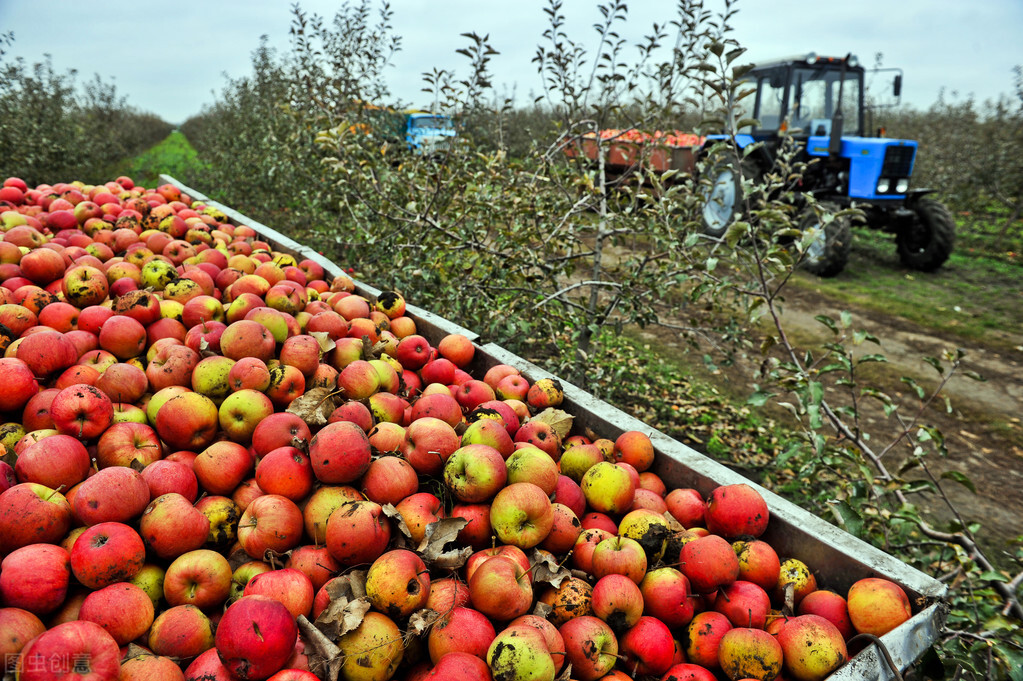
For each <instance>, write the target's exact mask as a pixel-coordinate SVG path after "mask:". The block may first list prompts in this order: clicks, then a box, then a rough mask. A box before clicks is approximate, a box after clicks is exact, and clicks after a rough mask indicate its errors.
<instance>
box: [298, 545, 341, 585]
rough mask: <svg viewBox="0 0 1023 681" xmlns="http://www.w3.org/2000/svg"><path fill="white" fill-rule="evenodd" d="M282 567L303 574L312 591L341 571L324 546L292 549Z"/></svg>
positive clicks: (306, 546) (305, 546) (304, 546)
mask: <svg viewBox="0 0 1023 681" xmlns="http://www.w3.org/2000/svg"><path fill="white" fill-rule="evenodd" d="M284 567H287V568H294V569H296V570H298V571H299V572H301V573H303V574H304V575H305V576H306V577H308V578H309V581H310V582H312V585H313V589H319V588H320V587H322V586H323V585H324V584H326V583H327V582H328V581H329V580H330V579H332V578H333V577H334V575H336V574H338V573H340V572H341V569H342V565H341V564H340V563H339V562H338V561H336V560H334V557H333V556H331V555H330V551H329V550H328V549H327V547H326V546H316V545H313V544H305V545H303V546H299V547H297V548H294V549H292V551H291V555H289V556H288V560H287V562H286V563H285V564H284Z"/></svg>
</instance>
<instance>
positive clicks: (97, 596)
mask: <svg viewBox="0 0 1023 681" xmlns="http://www.w3.org/2000/svg"><path fill="white" fill-rule="evenodd" d="M155 614H156V613H155V610H154V607H153V601H152V600H150V598H149V596H148V595H147V594H146V592H145V591H143V590H142V589H141V588H140V587H138V586H136V585H134V584H131V583H130V582H118V583H116V584H110V585H107V586H105V587H103V588H101V589H97V590H96V591H92V592H90V593H89V594H87V595H86V597H85V600H84V601H82V607H81V610H79V612H78V619H80V620H83V621H86V622H95V623H96V624H98V625H100V626H101V627H103V628H104V629H105V630H106V631H107V633H109V634H110V635H111V636H113V638H114V640H115V641H116V642H117V645H119V646H124V645H128V643H130V642H131V641H134V640H136V639H138V638H139V637H141V636H142V635H143V634H145V633H146V632H147V631H149V627H150V626H152V624H153V618H154V617H155Z"/></svg>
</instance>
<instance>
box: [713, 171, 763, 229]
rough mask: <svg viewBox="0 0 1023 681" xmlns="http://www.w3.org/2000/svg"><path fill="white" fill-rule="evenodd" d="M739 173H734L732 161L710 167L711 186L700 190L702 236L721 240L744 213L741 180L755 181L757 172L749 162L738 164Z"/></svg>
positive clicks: (757, 175)
mask: <svg viewBox="0 0 1023 681" xmlns="http://www.w3.org/2000/svg"><path fill="white" fill-rule="evenodd" d="M741 168H742V174H741V175H740V174H739V173H737V172H736V171H735V162H734V161H720V162H718V163H715V164H714V165H713V166H711V169H710V171H708V173H707V177H708V178H710V180H711V184H710V185H709V186H706V187H704V188H703V190H702V197H703V201H704V203H703V210H702V213H703V215H702V217H703V233H704V234H706V235H707V236H709V237H713V238H715V239H720V238H722V237H723V236H724V235H725V233H726V232H727V231H728V228H729V227H731V226H732V223H734V222H735V220H736V216H737V215H743V214H745V212H746V205H745V204H746V201H745V199H746V197H745V196H744V195H743V191H742V179H743V177H745V178H746V179H747V180H753V181H754V182H758V181H759V177H760V173H759V171H758V170H757V167H756V164H755V163H753V161H752V160H750V159H746V160H744V161H743V162H742V166H741Z"/></svg>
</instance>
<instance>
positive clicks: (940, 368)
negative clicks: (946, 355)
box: [924, 357, 945, 375]
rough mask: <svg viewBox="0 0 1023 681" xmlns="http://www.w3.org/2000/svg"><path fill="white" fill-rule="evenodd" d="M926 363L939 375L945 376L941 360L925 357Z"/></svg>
mask: <svg viewBox="0 0 1023 681" xmlns="http://www.w3.org/2000/svg"><path fill="white" fill-rule="evenodd" d="M924 361H925V362H927V363H928V364H930V365H931V366H932V367H934V370H935V371H937V372H938V374H939V375H944V373H945V367H944V366H942V364H941V360H939V359H938V358H937V357H924Z"/></svg>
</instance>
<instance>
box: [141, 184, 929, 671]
mask: <svg viewBox="0 0 1023 681" xmlns="http://www.w3.org/2000/svg"><path fill="white" fill-rule="evenodd" d="M160 180H161V183H163V182H166V183H170V184H173V185H175V186H176V187H178V188H179V189H180V190H181V191H182V192H184V193H186V194H188V195H189V196H190V197H191V198H192V199H194V200H199V201H202V202H204V203H206V204H208V205H212V206H215V207H216V208H218V209H220V210H221V211H223V212H224V213H225V214H226V215H227V216H228V218H229V219H230V220H231V222H232V223H234V224H243V225H248V226H249V227H251V228H253V229H254V230H255V231H256V232H257V233H258V234H259V235H260V236H261V237H262V239H263V240H264V241H266V242H267V243H269V244H270V246H271V247H272V248H273V249H274V250H278V251H281V252H285V253H290V254H291V255H293V256H295V257H296V258H297V259H298V260H304V259H310V260H313V261H315V262H317V263H319V264H320V265H322V266H323V268H324V270H325V271H326V272H327V274H328V275H329V276H330V277H334V276H338V275H340V274H345V273H344V272H343V270H342V269H341V268H340V267H338V266H337V265H336V264H334V263H333V262H331V261H330V260H328V259H327V258H325V257H324V256H323V255H321V254H319V253H318V252H316V251H315V250H313V249H311V248H308V247H306V246H303V245H302V244H299V243H298V242H296V241H294V240H292V239H290V238H288V237H287V236H284V235H283V234H280V233H278V232H276V231H274V230H273V229H271V228H269V227H267V226H266V225H263V224H260V223H259V222H257V221H255V220H252V219H251V218H249V217H247V216H245V215H242V214H241V213H239V212H238V211H236V210H234V209H232V208H230V207H229V206H225V205H223V204H221V203H218V202H217V201H214V200H212V199H210V198H208V197H206V196H205V195H203V194H202V193H201V192H199V191H196V190H194V189H192V188H190V187H187V186H185V185H184V184H182V183H180V182H178V181H177V180H175V179H174V178H173V177H170V176H168V175H161V176H160ZM356 293H358V294H359V295H362V296H365V297H367V298H369V299H371V300H372V299H373V298H375V297H376V296H377V295H379V294H380V293H381V291H380V290H379V289H376V288H374V287H373V286H370V285H368V284H365V283H362V282H356ZM406 309H407V312H406V314H408V315H409V316H410V317H412V318H414V319H415V321H416V325H417V330H418V333H420V334H421V335H423V336H425V337H426V338H427V339H428V340H429V341H430V342H431V343H436V342H438V341H439V340H440V338H442V337H443V336H445V335H447V334H449V333H461V334H464V335H465V336H467V337H469V338H470V339H471V340H472V341H473V343H474V344H475V345H476V357H475V359H474V360H473V361H474V367H473V368H474V369H480V370H485V369H486V368H488V367H490V366H493V365H495V364H509V365H512V366H514V367H516V368H518V369H519V370H520V371H521V372H522V373H523V375H525V376H526V377H527V378H528V379H529V380H530V381H531V382H532V381H535V380H537V379H539V378H543V377H549V376H552V374H550V373H548V372H546V371H544V370H543V369H541V368H539V367H538V366H536V365H534V364H532V363H531V362H529V361H527V360H525V359H522V358H521V357H519V356H518V355H515V354H513V353H511V352H509V351H507V350H505V349H504V348H502V347H500V346H498V345H495V344H493V343H482V342H481V339H480V337H479V335H478V334H476V333H474V332H472V331H470V330H468V329H465V328H463V327H461V326H459V325H457V324H454V323H452V322H450V321H448V320H446V319H444V318H442V317H439V316H438V315H435V314H433V313H431V312H429V311H427V310H424V309H422V308H419V307H417V306H415V305H411V304H407V306H406ZM559 380H561V379H559ZM561 384H562V386H563V388H564V392H565V401H564V403H563V404H562V406H561V408H562V409H564V410H565V411H566V412H568V413H570V414H572V415H573V416H574V417H575V421H574V424H573V425H574V427H577V428H580V429H582V428H589V429H591V430H593V431H594V432H595V433H598V434H600V435H601V436H602V437H606V438H609V439H612V440H613V439H615V438H617V437H618V435H620V434H621V433H623V432H625V431H627V430H641V431H643V432H645V433H647V434H649V435H650V439H651V440H652V441H653V444H654V448H655V450H656V457H655V463H654V469H653V470H654V472H656V473H657V474H658V475H660V476H661V478H662V479H663V480H664V483H665V484H666V485H667V486H668V489H672V488H676V487H692V488H695V489H697V490H699V491H700V492H701V493H702V494H704V495H705V496H706V495H707V494H709V492H710V491H711V490H712V489H713V488H714V487H716V486H718V485H727V484H735V483H740V482H742V483H746V484H749V485H751V486H752V487H754V488H755V489H756V490H757V491H758V492H760V494H762V495H763V496H764V498H765V499H766V501H767V504H768V507H769V508H770V511H771V521H770V523H769V524H768V528H767V532H766V533H765V534H764V536H763V537H762V539H764V540H765V541H767V542H769V543H770V544H771V546H773V547H774V548H775V550H776V551H777V552H778V554H779V556H781V557H782V558H783V559H784V558H787V557H792V558H798V559H799V560H801V561H803V562H804V563H806V564H807V565H808V566H809V567H810V569H811V570H813V571H814V573H815V574H816V576H817V581H818V584H819V585H820V586H821V587H824V588H830V589H834V590H836V591H839V592H840V593H845V591H846V590H848V588H849V586H851V585H852V583H853V582H855V581H856V580H858V579H862V578H864V577H884V578H887V579H890V580H892V581H894V582H896V583H898V584H900V585H901V586H902V587H903V588H904V589H905V590H906V593H907V595H908V596H909V599H910V601H911V602H912V603H913V607H914V611H915V612H916V614H915V615H914V616H913V617H912V618H910V620H909V621H907V622H905V623H904V624H903V625H902V626H900V627H898V628H897V629H895V630H893V631H891V632H889V633H888V634H886V635H885V636H883V637H881V641H882V643H884V645H885V647H886V648H887V650H888V652H889V653H890V654H891V656H892V659H893V661H894V662H895V664H896V665H897V666H898V667H899V669H900V670H904V669H906V668H907V667H908V666H909V665H910V664H912V663H913V662H914V661H915V660H916V659H918V658H919V657H920V656H921V655H922V654H923V653H924V652H925V651H926V650H927V649H928V648H929V647H930V646H931V645H932V644H933V643H934V642H935V641H936V640H937V639H938V636H939V635H940V632H941V629H942V627H943V625H944V621H945V616H946V614H947V609H948V608H947V604H946V603H945V601H944V599H945V596H946V593H947V590H948V589H947V587H946V586H945V585H944V584H942V583H941V582H939V581H937V580H936V579H934V578H932V577H930V576H928V575H926V574H924V573H923V572H921V571H919V570H917V569H915V568H913V567H910V566H909V565H907V564H905V563H903V562H902V561H900V560H898V559H897V558H895V557H893V556H891V555H889V554H887V553H885V552H884V551H881V550H880V549H877V548H875V547H874V546H871V545H870V544H867V543H866V542H864V541H862V540H860V539H857V538H856V537H854V536H852V535H851V534H849V533H848V532H845V531H844V530H842V529H840V528H838V527H836V526H834V525H832V524H831V523H828V522H827V521H825V520H823V519H821V518H819V517H817V516H815V515H813V514H812V513H809V512H807V511H805V510H803V509H802V508H800V507H798V506H796V505H795V504H792V503H791V502H789V501H786V500H785V499H783V498H781V497H780V496H778V495H776V494H774V493H773V492H770V491H768V490H766V489H764V488H763V487H760V486H759V485H757V484H756V483H754V482H752V481H750V480H748V479H746V478H744V477H743V476H741V475H739V474H738V473H735V472H734V471H732V470H730V469H728V468H726V467H725V466H723V465H722V464H719V463H717V462H716V461H713V460H712V459H709V458H708V457H706V456H704V455H703V454H700V453H699V452H697V451H696V450H694V449H692V448H690V447H688V446H686V445H684V444H682V443H680V442H678V441H677V440H674V439H672V438H670V437H668V436H667V435H664V434H663V433H661V432H659V431H656V430H654V429H653V428H651V427H650V426H648V425H646V424H644V423H643V422H641V421H639V420H637V419H635V418H633V417H632V416H629V415H628V414H626V413H625V412H623V411H621V410H619V409H617V408H615V407H613V406H611V405H610V404H608V403H606V402H604V401H602V400H599V399H597V398H595V397H593V396H592V395H590V394H589V393H587V392H585V391H584V390H582V389H580V388H578V387H576V386H574V385H571V384H570V383H567V382H566V381H563V380H561ZM894 678H895V676H894V675H893V674H892V672H891V670H890V669H889V668H888V666H887V664H885V662H884V661H883V658H882V656H881V654H880V652H879V651H878V649H877V646H875V645H873V644H872V645H870V646H869V647H867V648H865V649H864V650H863V651H861V652H860V653H859V654H858V655H856V656H855V657H853V658H852V659H851V660H849V662H847V663H846V664H845V665H843V666H842V667H841V668H840V669H838V670H837V671H835V672H834V673H833V674H831V675H830V676H829V677H828V679H829V680H830V681H888V680H889V679H894Z"/></svg>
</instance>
